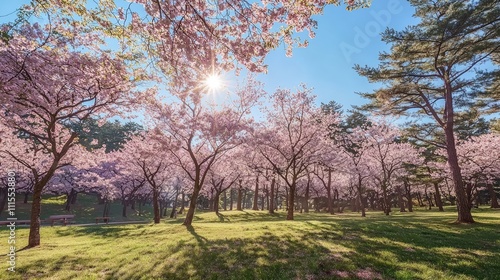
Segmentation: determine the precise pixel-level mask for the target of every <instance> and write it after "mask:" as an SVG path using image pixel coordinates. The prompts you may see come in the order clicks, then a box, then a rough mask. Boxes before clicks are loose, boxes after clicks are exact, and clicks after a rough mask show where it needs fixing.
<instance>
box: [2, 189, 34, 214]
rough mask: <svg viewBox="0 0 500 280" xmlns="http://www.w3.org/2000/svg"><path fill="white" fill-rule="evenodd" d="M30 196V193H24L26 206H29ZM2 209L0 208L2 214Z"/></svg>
mask: <svg viewBox="0 0 500 280" xmlns="http://www.w3.org/2000/svg"><path fill="white" fill-rule="evenodd" d="M29 196H30V192H28V191H26V192H24V201H23V203H24V204H28V198H29ZM2 209H3V208H0V213H1V211H2Z"/></svg>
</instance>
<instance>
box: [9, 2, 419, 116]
mask: <svg viewBox="0 0 500 280" xmlns="http://www.w3.org/2000/svg"><path fill="white" fill-rule="evenodd" d="M25 3H29V1H28V0H18V1H2V3H1V4H0V16H2V17H0V22H6V21H11V20H13V19H14V18H15V13H13V14H11V15H10V16H5V15H7V14H10V13H12V12H14V11H15V10H16V9H17V8H18V7H19V6H21V5H22V4H25ZM413 12H414V9H413V8H412V7H411V6H410V5H409V4H408V1H406V0H373V2H372V6H371V7H370V8H366V9H360V10H355V11H351V12H349V11H346V10H345V6H339V7H335V6H329V7H327V8H326V9H325V12H324V14H323V15H319V16H316V17H315V19H316V20H317V21H318V29H317V30H316V37H315V38H314V39H309V46H308V47H307V48H298V49H294V53H293V56H292V57H286V56H285V49H284V47H281V48H279V49H277V50H274V51H273V52H271V53H270V54H269V56H268V57H267V58H266V64H267V65H268V73H267V74H259V75H258V76H257V79H258V80H260V81H262V82H264V84H265V88H266V90H267V91H268V92H273V91H274V90H275V89H276V88H278V87H281V88H291V89H294V88H296V87H298V85H299V84H300V83H305V84H306V85H307V86H308V87H312V88H314V94H316V95H317V96H318V102H325V103H326V102H329V101H331V100H335V101H336V102H338V103H340V104H342V105H343V106H344V109H349V108H350V106H351V105H360V104H363V103H365V102H366V101H365V100H363V99H362V98H360V97H359V96H358V95H357V94H355V92H370V91H372V90H373V89H375V88H376V87H377V85H374V84H370V83H368V81H367V79H366V78H364V77H360V76H358V75H357V73H356V72H355V71H354V70H353V66H354V64H356V63H357V64H361V65H370V66H376V65H377V64H378V54H379V52H380V51H383V50H388V46H387V45H385V44H384V43H383V42H381V40H380V35H379V33H380V32H381V31H383V30H384V29H385V28H387V27H391V28H395V29H397V30H401V29H403V28H404V27H406V26H408V25H410V24H415V23H416V19H414V18H412V15H413ZM303 36H307V34H304V35H303ZM241 79H243V75H242V76H241ZM231 84H232V82H231Z"/></svg>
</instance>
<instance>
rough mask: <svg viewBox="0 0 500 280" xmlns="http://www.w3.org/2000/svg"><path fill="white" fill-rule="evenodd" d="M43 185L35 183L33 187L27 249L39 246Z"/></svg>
mask: <svg viewBox="0 0 500 280" xmlns="http://www.w3.org/2000/svg"><path fill="white" fill-rule="evenodd" d="M44 185H45V184H42V183H41V182H39V183H35V186H34V187H33V204H32V205H31V221H30V234H29V239H28V247H30V248H31V247H35V246H39V245H40V211H41V201H42V189H43V186H44Z"/></svg>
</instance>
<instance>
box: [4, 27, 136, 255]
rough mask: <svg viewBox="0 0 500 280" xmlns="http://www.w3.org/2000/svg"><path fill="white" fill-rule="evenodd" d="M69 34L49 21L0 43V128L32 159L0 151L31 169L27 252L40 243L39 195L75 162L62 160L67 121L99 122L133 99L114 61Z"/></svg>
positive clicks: (68, 146) (71, 138) (69, 135)
mask: <svg viewBox="0 0 500 280" xmlns="http://www.w3.org/2000/svg"><path fill="white" fill-rule="evenodd" d="M74 31H79V30H67V29H63V28H60V26H58V25H57V24H56V23H52V24H49V25H46V26H41V25H39V24H33V25H29V24H24V25H22V26H20V27H19V28H16V29H11V30H10V33H9V34H7V35H6V39H3V40H2V41H0V65H1V66H0V103H1V104H2V105H1V111H2V113H1V114H0V115H1V116H0V122H2V123H4V124H5V125H7V126H9V127H11V128H13V129H14V130H16V131H18V132H19V133H21V134H22V136H23V137H24V139H23V140H22V141H25V142H27V143H28V144H27V145H29V146H30V147H29V149H28V151H29V153H30V154H31V155H28V154H26V152H27V151H26V150H24V151H22V152H21V153H16V152H15V151H13V150H8V151H6V153H8V154H9V155H10V156H11V158H12V159H13V160H15V161H17V162H19V163H21V164H22V165H24V166H25V167H26V168H28V169H30V170H31V171H32V173H33V175H34V180H35V184H34V191H33V207H32V211H31V224H30V235H29V243H28V247H34V246H38V245H40V232H39V229H40V201H41V194H42V191H43V189H44V188H45V186H46V185H47V183H48V182H49V181H50V179H51V178H52V176H53V175H54V173H55V172H56V170H57V169H59V168H60V167H62V166H64V165H68V164H69V163H70V162H71V160H72V159H78V158H81V155H80V156H76V155H75V156H74V157H69V156H68V153H71V152H72V151H75V152H76V150H77V149H78V148H77V143H76V138H77V134H76V133H74V132H72V131H71V130H70V129H69V128H68V125H69V123H70V122H77V121H82V120H85V119H88V118H89V117H92V116H97V115H99V116H100V117H102V119H103V120H105V119H106V117H107V116H110V115H114V114H118V113H119V111H118V110H117V106H118V105H126V104H128V103H129V101H130V100H131V97H132V96H133V95H134V93H135V92H134V91H133V89H132V85H133V84H132V80H131V77H132V76H131V75H130V73H128V72H127V69H126V67H125V65H124V64H123V63H122V62H121V61H120V60H118V59H115V58H113V57H111V56H110V55H108V54H106V53H98V52H96V51H93V50H92V49H91V48H90V47H91V46H87V45H86V44H90V43H89V42H93V43H95V44H97V43H98V42H102V41H100V40H99V38H96V37H91V36H90V37H89V36H85V35H84V34H79V35H76V33H73V32H74ZM84 42H85V43H84ZM82 49H87V50H88V51H87V52H82V51H81V50H82ZM4 147H5V146H4ZM11 147H20V146H18V145H14V146H11ZM27 157H31V158H30V159H29V160H27V159H26V158H27ZM34 162H37V163H38V165H34V164H33V163H34Z"/></svg>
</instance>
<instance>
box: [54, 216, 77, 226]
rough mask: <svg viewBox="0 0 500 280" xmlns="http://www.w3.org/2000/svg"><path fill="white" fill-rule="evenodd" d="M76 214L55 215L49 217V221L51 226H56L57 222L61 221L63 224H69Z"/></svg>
mask: <svg viewBox="0 0 500 280" xmlns="http://www.w3.org/2000/svg"><path fill="white" fill-rule="evenodd" d="M74 218H75V215H53V216H50V217H49V219H48V220H49V222H50V225H51V226H54V223H55V222H61V223H62V224H63V225H67V224H68V222H70V221H71V220H73V219H74Z"/></svg>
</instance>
